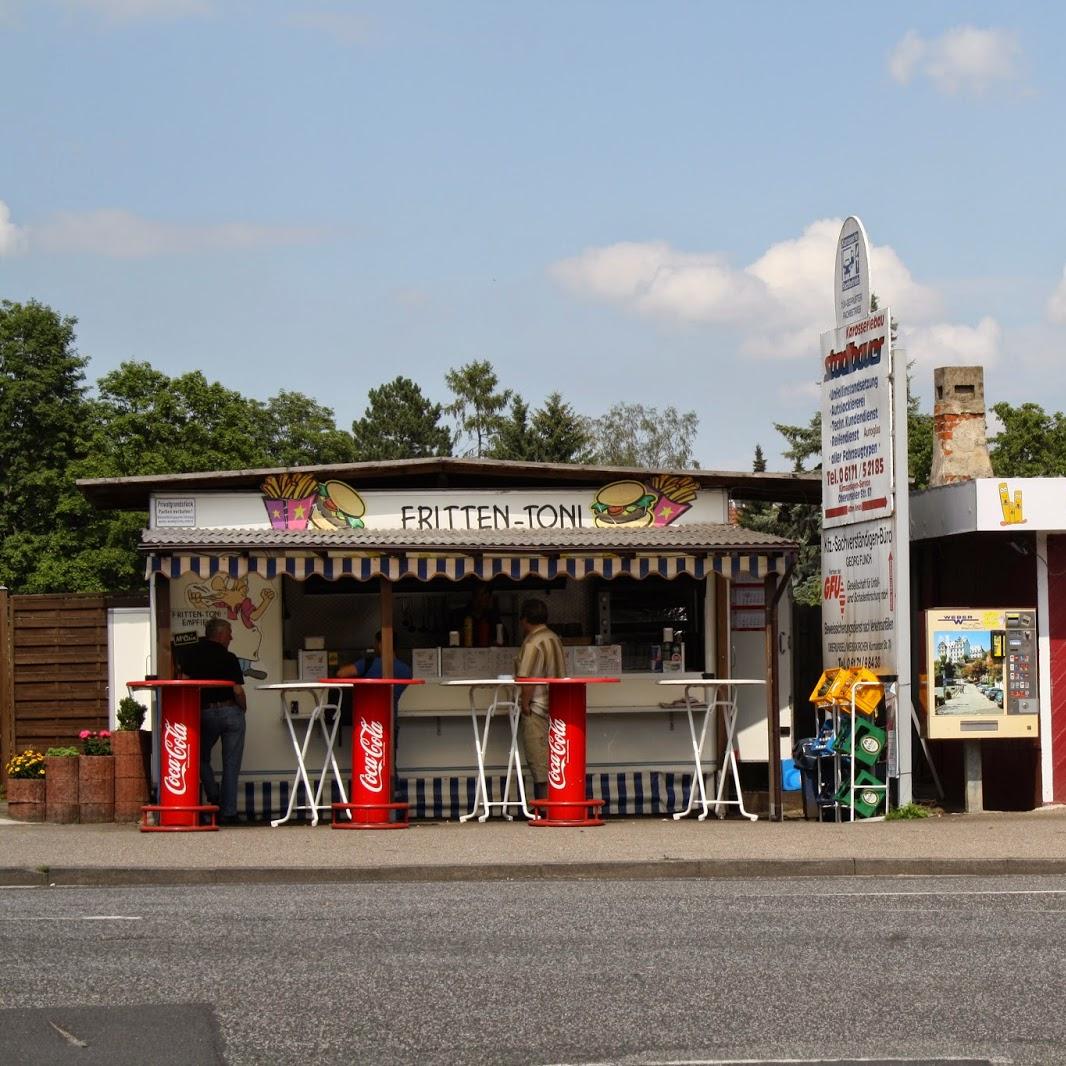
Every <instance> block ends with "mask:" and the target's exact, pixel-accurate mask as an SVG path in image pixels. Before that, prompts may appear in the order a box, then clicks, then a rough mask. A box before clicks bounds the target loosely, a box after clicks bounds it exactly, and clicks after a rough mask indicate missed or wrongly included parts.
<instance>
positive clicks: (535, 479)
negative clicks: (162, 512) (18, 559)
mask: <svg viewBox="0 0 1066 1066" xmlns="http://www.w3.org/2000/svg"><path fill="white" fill-rule="evenodd" d="M285 473H296V474H310V475H313V476H314V477H315V478H317V479H319V480H322V481H326V480H330V479H336V480H341V481H347V482H349V483H352V484H354V485H357V486H358V487H359V488H365V489H388V488H403V489H445V488H475V487H476V488H483V489H493V488H521V487H525V486H529V487H532V486H541V485H546V484H551V485H557V486H566V485H574V486H579V485H589V484H602V483H604V482H609V481H614V480H620V479H623V478H638V479H640V478H643V477H647V476H649V475H655V474H667V475H675V476H684V477H690V478H692V479H693V480H694V481H696V482H697V484H699V486H700V487H701V488H703V489H721V490H724V491H726V492H727V493H728V494H729V495H730V496H731V497H732V498H733V499H737V500H761V501H769V502H780V503H812V504H817V503H818V502H819V501H820V500H821V498H822V483H821V475H820V474H819V473H818V472H812V473H761V474H756V473H750V472H748V473H745V472H736V471H722V470H672V469H666V468H656V469H648V468H644V467H641V468H634V467H619V466H579V465H574V464H569V463H518V462H509V461H503V460H497V459H454V458H430V459H398V460H392V461H389V462H375V463H349V464H345V465H339V466H305V467H269V468H263V469H257V470H214V471H203V472H197V473H185V474H155V475H149V476H144V477H117V478H87V479H82V480H80V481H78V482H77V485H78V488H79V489H80V490H81V491H82V492H83V493H84V494H85V496H86V497H87V498H88V500H89V501H90V503H92V504H93V506H95V507H98V508H100V509H101V510H124V511H146V510H148V503H149V500H150V498H151V496H152V494H153V493H182V492H240V491H248V492H255V491H257V490H258V488H259V486H260V485H261V484H262V482H263V481H264V480H265V479H266V478H267V477H268V476H270V475H271V474H273V475H280V474H285Z"/></svg>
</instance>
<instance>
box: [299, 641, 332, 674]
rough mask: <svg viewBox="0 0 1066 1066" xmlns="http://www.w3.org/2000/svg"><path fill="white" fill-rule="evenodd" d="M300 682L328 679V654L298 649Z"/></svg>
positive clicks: (326, 652)
mask: <svg viewBox="0 0 1066 1066" xmlns="http://www.w3.org/2000/svg"><path fill="white" fill-rule="evenodd" d="M299 656H300V680H301V681H319V680H321V679H322V678H323V677H329V652H328V651H306V650H305V649H302V648H301V649H300V652H299Z"/></svg>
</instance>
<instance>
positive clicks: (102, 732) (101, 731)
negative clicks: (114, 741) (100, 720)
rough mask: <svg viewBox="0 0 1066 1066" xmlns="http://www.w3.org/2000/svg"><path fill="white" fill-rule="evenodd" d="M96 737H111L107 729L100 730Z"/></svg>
mask: <svg viewBox="0 0 1066 1066" xmlns="http://www.w3.org/2000/svg"><path fill="white" fill-rule="evenodd" d="M97 735H98V736H101V737H109V736H111V731H110V730H108V729H101V730H100V732H99V734H97Z"/></svg>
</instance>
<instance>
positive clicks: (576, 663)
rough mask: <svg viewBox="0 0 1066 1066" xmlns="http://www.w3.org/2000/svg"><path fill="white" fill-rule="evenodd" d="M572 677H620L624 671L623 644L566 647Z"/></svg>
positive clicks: (568, 666)
mask: <svg viewBox="0 0 1066 1066" xmlns="http://www.w3.org/2000/svg"><path fill="white" fill-rule="evenodd" d="M566 662H567V668H568V670H569V671H570V676H571V677H618V675H619V674H621V672H622V645H621V644H602V645H599V644H589V645H579V646H576V647H572V648H567V649H566Z"/></svg>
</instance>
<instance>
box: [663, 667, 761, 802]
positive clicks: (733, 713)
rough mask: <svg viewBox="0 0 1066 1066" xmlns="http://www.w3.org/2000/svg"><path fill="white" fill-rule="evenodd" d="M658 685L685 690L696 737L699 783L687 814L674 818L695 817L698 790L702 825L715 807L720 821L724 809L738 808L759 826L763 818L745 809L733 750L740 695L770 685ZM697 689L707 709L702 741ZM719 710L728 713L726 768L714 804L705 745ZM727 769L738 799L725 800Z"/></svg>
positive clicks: (724, 681)
mask: <svg viewBox="0 0 1066 1066" xmlns="http://www.w3.org/2000/svg"><path fill="white" fill-rule="evenodd" d="M658 683H659V684H660V685H672V686H674V687H677V686H682V687H684V690H685V711H686V713H687V715H688V730H689V735H690V736H691V737H692V758H693V765H694V775H695V779H694V780H693V782H692V788H691V789H689V794H688V806H687V807H686V808H685V809H684V810H683V811H678V812H677V813H675V814H674V821H675V822H676V821H679V820H680V819H682V818H684V817H685V816H686V815H688V814H691V813H692V811H693V809H694V808H695V807H696V806H697V800H696V790H697V788H698V789H699V796H700V798H699V801H698V805H699V806H700V807H702V808H703V811H702V813H701V814H700V815H699V819H698V820H699V821H701V822H702V821H705V820H706V818H707V815H708V814H709V813H710V811H711V808H712V807H713V809H714V813H715V815H716V816H717V817H718V818H721V817H722V811H721V808H722V807H728V806H734V807H736V808H737V809H738V810H739V811H740V813H741V814H742V815H743V816H744V817H745V818H747V819H748V820H749V821H752V822H757V821H758V820H759V816H758V815H757V814H751V813H750V812H749V811H748V810H747V809H746V808H745V806H744V794H743V793H742V792H741V791H740V772H739V770H738V769H737V756H736V752H735V751H734V750H733V737H734V735H735V734H736V730H737V697H738V696H739V694H740V689H741V688H745V687H748V686H752V685H763V686H765V685H766V682H765V681H762V680H754V679H750V678H738V677H722V678H708V679H706V680H703V681H695V680H692V679H690V678H676V679H675V678H670V679H669V680H666V681H660V682H658ZM697 688H698V689H701V690H702V691H703V695H702V699H701V700H700V703H702V706H703V724H702V726H701V727H700V731H699V736H698V737H697V735H696V722H695V720H694V719H693V717H692V708H693V702H694V696H693V693H692V690H693V689H697ZM722 689H726V690H727V694H726V697H725V698H724V699H721V698H720V695H721V690H722ZM719 707H721V708H722V709H723V711H724V712H725V765H724V766H722V768H721V769H719V770H717V771H716V773H717V777H718V787H717V788H716V789H715V797H714V801H713V802H711V801H710V800H708V799H707V788H706V786H705V784H704V781H703V745H704V742H705V741H706V739H707V728H708V726H709V725H710V723H711V719H712V718H714V717H715V716H716V714H717V711H718V708H719ZM726 769H728V770H729V771H730V773H731V775H732V778H733V787H734V788H735V789H736V793H737V798H736V799H731V800H730V799H723V796H724V795H725V784H726V774H725V771H726Z"/></svg>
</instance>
